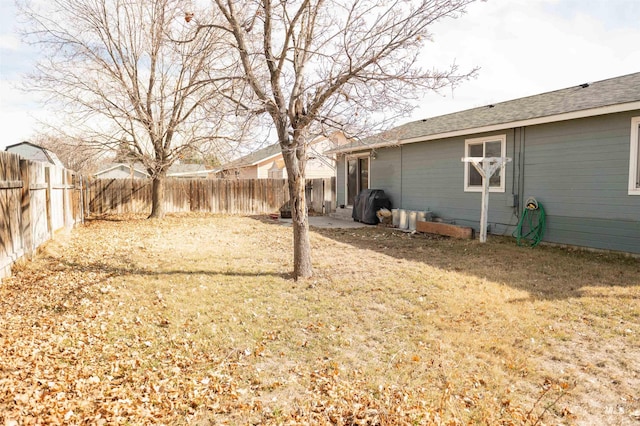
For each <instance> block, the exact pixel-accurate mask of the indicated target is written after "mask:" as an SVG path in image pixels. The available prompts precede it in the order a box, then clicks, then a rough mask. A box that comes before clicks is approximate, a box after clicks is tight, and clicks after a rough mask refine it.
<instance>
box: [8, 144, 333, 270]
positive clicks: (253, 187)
mask: <svg viewBox="0 0 640 426" xmlns="http://www.w3.org/2000/svg"><path fill="white" fill-rule="evenodd" d="M307 197H308V198H307V201H308V206H309V210H310V211H314V212H316V213H328V212H329V211H330V209H331V207H332V206H333V205H334V203H335V179H312V180H309V181H308V182H307ZM151 198H152V183H151V180H149V179H95V180H90V179H86V178H83V177H82V176H78V175H74V173H73V172H71V171H69V170H66V169H63V168H60V167H56V166H53V165H47V164H45V163H40V162H33V161H28V160H22V159H20V157H19V156H17V155H15V154H11V153H6V152H0V278H1V277H3V276H6V275H8V274H9V273H10V267H11V265H12V264H13V263H14V262H15V261H16V260H17V259H18V258H20V257H22V256H27V257H30V256H32V255H33V254H34V253H35V251H36V249H37V248H38V247H39V246H40V245H41V244H43V243H44V242H45V241H47V240H49V239H50V238H53V236H54V235H55V232H56V231H57V230H59V229H63V228H67V229H68V228H71V227H73V226H74V225H75V224H77V223H82V222H83V221H84V218H85V217H87V216H88V215H91V214H98V215H100V214H125V213H143V214H148V213H150V212H151ZM288 201H289V188H288V185H287V181H286V180H285V179H167V180H166V182H165V199H164V203H165V209H166V211H167V212H168V213H179V212H207V213H219V214H242V215H251V214H266V213H273V212H276V211H278V210H280V208H281V207H282V206H284V205H285V204H286V203H287V202H288Z"/></svg>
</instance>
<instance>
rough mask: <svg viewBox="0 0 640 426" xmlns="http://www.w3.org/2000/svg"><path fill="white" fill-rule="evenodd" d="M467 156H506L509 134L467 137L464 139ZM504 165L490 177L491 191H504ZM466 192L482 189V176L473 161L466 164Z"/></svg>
mask: <svg viewBox="0 0 640 426" xmlns="http://www.w3.org/2000/svg"><path fill="white" fill-rule="evenodd" d="M464 156H465V157H506V156H507V136H506V135H498V136H489V137H484V138H474V139H467V140H465V141H464ZM504 172H505V170H504V165H503V166H502V167H500V169H498V170H496V172H495V173H494V174H493V176H491V179H489V191H490V192H504V186H505V185H504ZM464 190H465V192H480V191H482V176H480V173H478V171H477V170H476V168H475V167H474V166H473V164H471V163H465V166H464Z"/></svg>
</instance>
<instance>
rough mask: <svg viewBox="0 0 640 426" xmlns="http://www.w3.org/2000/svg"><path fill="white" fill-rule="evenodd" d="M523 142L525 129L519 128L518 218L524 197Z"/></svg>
mask: <svg viewBox="0 0 640 426" xmlns="http://www.w3.org/2000/svg"><path fill="white" fill-rule="evenodd" d="M525 140H526V137H525V127H521V128H520V150H519V153H518V193H519V194H520V196H519V197H518V205H517V212H518V217H520V215H521V214H522V203H523V202H524V200H523V199H522V198H523V197H524V183H525V179H524V155H525V152H524V150H525Z"/></svg>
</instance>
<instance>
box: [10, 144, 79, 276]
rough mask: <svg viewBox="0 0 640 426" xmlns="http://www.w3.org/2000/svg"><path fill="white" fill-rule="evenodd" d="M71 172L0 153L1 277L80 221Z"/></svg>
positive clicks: (77, 199)
mask: <svg viewBox="0 0 640 426" xmlns="http://www.w3.org/2000/svg"><path fill="white" fill-rule="evenodd" d="M82 204H83V197H82V193H81V192H78V193H77V195H76V194H75V187H74V185H73V172H71V171H69V170H65V169H63V168H60V167H55V166H52V165H46V164H45V163H40V162H33V161H28V160H23V159H21V158H20V157H19V156H18V155H15V154H12V153H8V152H0V278H2V277H4V276H7V275H9V274H10V272H11V265H12V264H13V263H14V262H15V261H16V260H17V259H19V258H20V257H22V256H27V257H29V256H31V255H33V253H34V252H35V250H36V249H37V248H38V247H39V246H40V245H41V244H42V243H44V242H45V241H47V240H48V239H50V238H51V237H52V236H53V235H54V233H55V231H57V230H58V229H61V228H71V227H72V226H73V225H74V224H75V223H77V222H80V221H82V214H83V213H82V210H83V209H82V207H81V206H82Z"/></svg>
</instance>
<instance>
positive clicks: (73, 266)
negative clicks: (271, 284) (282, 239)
mask: <svg viewBox="0 0 640 426" xmlns="http://www.w3.org/2000/svg"><path fill="white" fill-rule="evenodd" d="M44 259H45V260H46V258H44ZM49 259H50V260H52V261H53V263H54V264H55V265H56V266H55V267H54V269H52V270H51V272H62V273H64V272H65V271H73V272H74V273H81V274H92V275H89V276H87V275H83V279H82V280H80V281H77V282H75V283H67V284H66V285H65V286H59V287H57V290H58V291H55V292H53V293H57V294H56V295H55V297H54V299H55V300H51V305H50V306H49V308H51V309H53V310H54V311H56V312H63V311H66V310H68V309H71V308H72V307H73V306H75V305H77V304H79V303H81V301H82V300H83V299H85V298H87V297H88V293H87V291H86V290H87V289H89V288H97V289H100V288H101V287H102V286H105V285H106V284H107V283H108V280H109V279H111V278H115V277H118V278H124V277H133V276H146V277H161V276H195V275H206V276H209V277H212V278H214V277H249V278H251V277H275V278H282V279H285V280H291V279H292V275H291V274H290V273H275V272H244V271H233V270H204V269H193V270H171V269H170V270H164V269H152V268H144V267H139V266H132V265H121V266H119V265H114V264H110V263H106V262H99V261H97V262H90V263H78V262H73V261H68V260H64V259H59V258H55V257H50V258H49Z"/></svg>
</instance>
